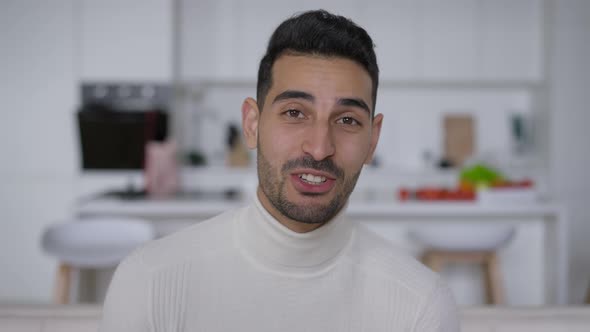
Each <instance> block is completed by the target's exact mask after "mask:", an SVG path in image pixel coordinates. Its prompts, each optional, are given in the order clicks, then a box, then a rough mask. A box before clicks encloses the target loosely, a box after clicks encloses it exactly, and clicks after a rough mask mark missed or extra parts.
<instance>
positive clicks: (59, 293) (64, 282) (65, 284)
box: [54, 263, 72, 304]
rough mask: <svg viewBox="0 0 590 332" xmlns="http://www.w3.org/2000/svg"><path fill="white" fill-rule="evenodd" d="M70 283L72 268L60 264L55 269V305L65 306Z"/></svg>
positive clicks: (67, 300) (68, 295) (68, 297)
mask: <svg viewBox="0 0 590 332" xmlns="http://www.w3.org/2000/svg"><path fill="white" fill-rule="evenodd" d="M71 281H72V267H71V266H69V265H67V264H64V263H61V264H60V265H59V268H58V269H57V278H56V285H55V294H54V301H55V303H57V304H67V303H68V302H69V300H70V287H71Z"/></svg>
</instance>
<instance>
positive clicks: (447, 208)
mask: <svg viewBox="0 0 590 332" xmlns="http://www.w3.org/2000/svg"><path fill="white" fill-rule="evenodd" d="M245 204H247V202H246V201H243V200H213V199H200V200H188V199H182V200H174V199H139V200H121V199H113V198H99V199H93V200H87V201H85V202H81V203H80V204H78V205H77V206H76V214H77V215H79V216H89V215H99V214H100V215H104V214H112V215H142V216H154V217H159V216H178V217H183V216H187V217H188V216H213V215H217V214H219V213H222V212H224V211H227V210H230V209H233V208H236V207H239V206H243V205H245ZM562 210H563V209H562V207H561V206H560V205H558V204H555V203H534V204H510V203H506V204H484V203H477V202H404V203H399V202H396V201H390V202H387V201H375V202H362V201H351V203H350V204H349V206H348V209H347V214H348V215H350V216H371V217H388V216H396V217H456V216H486V217H496V216H498V217H502V216H522V217H544V216H552V215H553V216H555V215H558V214H561V213H562Z"/></svg>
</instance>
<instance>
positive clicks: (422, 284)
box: [350, 224, 440, 300]
mask: <svg viewBox="0 0 590 332" xmlns="http://www.w3.org/2000/svg"><path fill="white" fill-rule="evenodd" d="M355 230H356V231H355V241H354V245H353V248H352V249H353V250H351V254H350V257H351V259H352V260H353V263H354V264H356V265H357V267H358V268H359V269H361V270H362V271H364V272H365V273H368V274H371V275H372V278H378V279H379V280H381V281H384V282H387V283H389V284H391V285H392V286H395V287H396V288H401V289H405V290H406V291H407V293H408V294H412V295H413V296H415V297H416V300H420V299H424V298H426V297H428V296H429V295H430V294H431V293H432V291H433V289H435V288H437V287H438V286H439V283H440V280H439V276H438V274H436V273H435V272H433V271H432V270H430V269H428V268H427V267H426V266H424V265H423V264H422V263H420V262H419V261H418V260H416V258H414V257H413V256H411V255H410V254H409V253H407V252H406V251H405V250H403V249H401V248H399V247H397V246H395V245H394V244H392V243H391V242H389V241H387V240H386V239H384V238H382V237H381V236H379V235H377V234H375V233H374V232H373V231H371V230H369V229H368V228H367V227H366V226H363V225H360V224H359V225H357V227H355Z"/></svg>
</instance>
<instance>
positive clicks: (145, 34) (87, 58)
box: [76, 0, 174, 82]
mask: <svg viewBox="0 0 590 332" xmlns="http://www.w3.org/2000/svg"><path fill="white" fill-rule="evenodd" d="M77 16H78V17H77V22H76V24H77V25H78V35H77V36H76V39H77V40H78V43H79V57H80V66H81V68H80V78H81V79H82V80H84V81H155V82H167V81H171V80H172V76H173V65H172V63H173V31H174V30H173V1H172V0H123V1H120V0H83V1H80V2H79V3H78V4H77Z"/></svg>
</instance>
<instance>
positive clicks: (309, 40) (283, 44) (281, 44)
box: [256, 10, 379, 112]
mask: <svg viewBox="0 0 590 332" xmlns="http://www.w3.org/2000/svg"><path fill="white" fill-rule="evenodd" d="M373 47H374V45H373V40H372V39H371V37H370V36H369V34H368V33H367V31H365V29H363V28H361V27H359V26H358V25H356V24H355V23H354V22H353V21H351V20H350V19H348V18H346V17H343V16H339V15H334V14H331V13H329V12H327V11H325V10H312V11H307V12H303V13H301V14H298V15H295V16H293V17H291V18H289V19H287V20H286V21H284V22H283V23H281V24H280V25H279V26H278V27H277V29H276V30H275V31H274V33H273V34H272V36H271V37H270V40H269V42H268V47H267V49H266V54H265V55H264V57H263V58H262V60H261V61H260V67H259V68H258V84H257V87H256V99H257V100H258V107H259V108H260V110H262V107H263V106H264V99H265V98H266V95H267V93H268V91H269V90H270V87H271V85H272V66H273V64H274V62H275V61H276V60H277V59H278V58H279V57H280V56H281V55H284V54H289V53H291V54H303V55H305V54H309V55H319V56H326V57H342V58H346V59H350V60H352V61H355V62H357V63H358V64H360V65H361V66H363V68H365V70H366V71H367V72H368V73H369V76H370V77H371V80H372V82H373V95H372V97H373V112H374V109H375V103H376V99H377V87H378V85H379V67H378V66H377V57H376V56H375V51H374V49H373Z"/></svg>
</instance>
